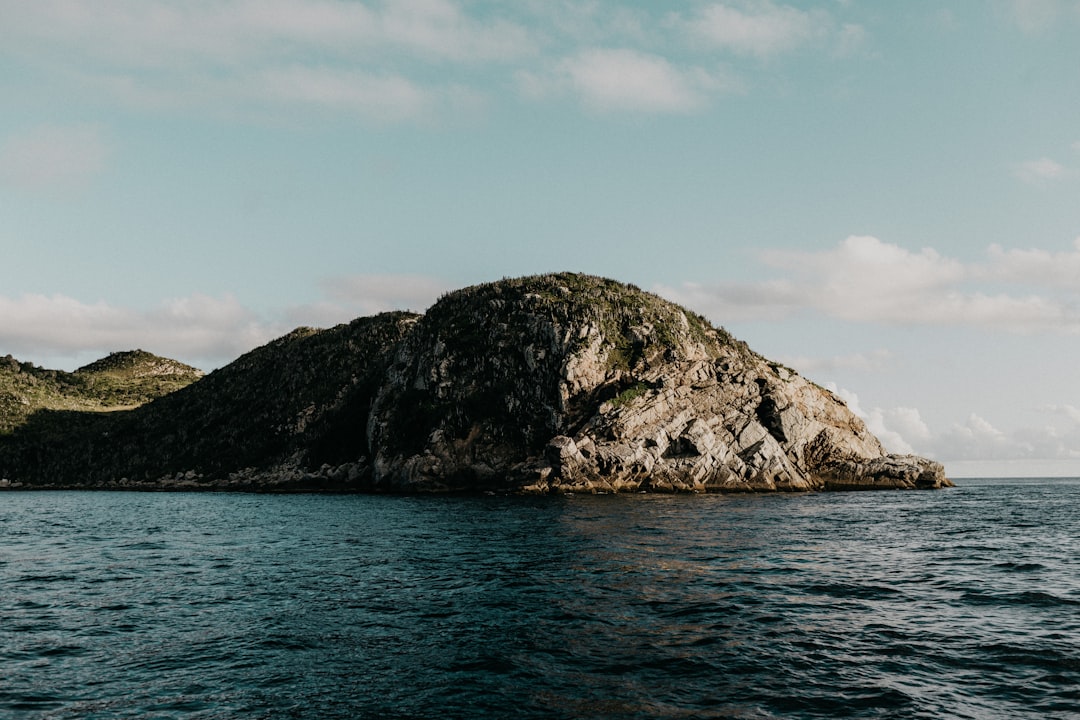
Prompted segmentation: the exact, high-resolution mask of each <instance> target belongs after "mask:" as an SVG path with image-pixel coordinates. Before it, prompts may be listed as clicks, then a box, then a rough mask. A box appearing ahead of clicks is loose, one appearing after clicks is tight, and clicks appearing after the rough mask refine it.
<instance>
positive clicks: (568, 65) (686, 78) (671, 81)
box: [518, 48, 738, 113]
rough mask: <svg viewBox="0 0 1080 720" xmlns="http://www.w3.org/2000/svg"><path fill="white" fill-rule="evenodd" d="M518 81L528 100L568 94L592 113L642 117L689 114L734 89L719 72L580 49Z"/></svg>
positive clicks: (632, 53) (630, 53) (628, 53)
mask: <svg viewBox="0 0 1080 720" xmlns="http://www.w3.org/2000/svg"><path fill="white" fill-rule="evenodd" d="M518 82H519V85H520V87H521V89H522V91H523V93H524V94H525V95H526V96H529V97H532V98H545V97H548V96H551V95H562V94H565V93H572V94H574V95H575V96H577V97H578V98H579V99H580V100H581V102H582V104H583V105H584V106H585V107H586V108H588V109H589V110H591V111H594V112H617V111H630V112H644V113H686V112H691V111H694V110H697V109H699V108H701V107H703V106H704V105H705V104H706V102H707V101H708V98H709V96H710V95H711V94H713V93H715V92H719V91H724V90H731V89H734V88H736V87H737V86H738V84H737V82H735V81H733V80H731V79H730V78H729V77H727V75H726V74H724V73H723V72H719V71H715V70H714V71H710V70H707V69H705V68H703V67H700V66H681V65H677V64H675V63H672V62H671V61H669V60H667V59H666V58H664V57H661V56H659V55H654V54H651V53H644V52H640V51H637V50H630V49H625V48H614V49H611V48H594V49H590V50H585V51H582V52H581V53H578V54H576V55H574V56H572V57H568V58H565V59H563V60H561V61H560V62H558V63H556V64H555V65H554V66H553V67H552V68H551V69H549V70H548V71H546V72H521V73H519V74H518Z"/></svg>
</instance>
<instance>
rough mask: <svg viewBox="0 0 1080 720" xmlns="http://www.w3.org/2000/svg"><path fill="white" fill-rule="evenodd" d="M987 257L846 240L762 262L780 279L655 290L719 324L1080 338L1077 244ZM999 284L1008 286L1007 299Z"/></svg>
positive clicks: (774, 254) (995, 251) (777, 253)
mask: <svg viewBox="0 0 1080 720" xmlns="http://www.w3.org/2000/svg"><path fill="white" fill-rule="evenodd" d="M988 255H989V262H987V263H967V264H965V263H963V262H961V261H959V260H956V259H954V258H948V257H945V256H942V255H940V254H939V253H938V252H936V251H935V250H933V249H932V248H924V249H922V250H920V251H918V252H912V251H910V250H907V249H906V248H902V247H899V246H897V245H893V244H890V243H885V242H882V241H881V240H878V239H877V238H873V237H859V236H852V237H849V238H847V239H846V240H844V241H843V242H841V243H840V244H839V245H837V246H836V247H834V248H832V249H828V250H823V251H816V252H805V251H790V250H783V251H781V250H773V251H768V252H765V253H762V255H761V258H762V260H763V262H764V263H765V264H766V265H769V266H770V267H772V268H773V269H774V270H778V271H781V272H782V273H783V277H780V278H774V279H771V280H768V281H764V282H758V283H716V284H714V285H702V284H691V283H687V284H684V285H683V286H681V287H678V288H670V287H664V286H660V287H657V288H656V289H655V290H656V292H658V293H659V294H661V295H664V296H666V297H669V298H671V299H673V300H676V301H677V302H681V303H683V304H686V305H690V306H691V307H694V308H695V309H697V310H699V311H701V312H704V313H706V314H708V315H710V316H711V317H713V318H714V319H715V320H716V321H717V322H720V323H721V324H723V323H731V322H739V321H746V320H763V319H771V320H783V319H787V318H790V317H792V316H794V315H796V314H799V313H808V312H818V313H822V314H825V315H827V316H830V317H834V318H837V319H840V320H846V321H850V322H869V323H882V324H887V325H948V326H957V325H966V326H971V327H981V328H986V329H990V330H1005V331H1009V332H1017V333H1033V332H1057V333H1069V334H1076V333H1080V298H1078V296H1077V292H1078V290H1080V285H1078V284H1077V282H1076V278H1077V277H1078V275H1077V273H1078V272H1080V244H1078V245H1077V250H1076V251H1070V252H1065V253H1047V252H1045V251H1038V250H1029V251H1005V250H1002V249H1001V248H1000V247H996V246H992V247H991V248H990V250H989V252H988ZM1002 285H1005V286H1013V287H1008V290H1009V291H1003V290H1002V289H1001V287H1000V286H1002Z"/></svg>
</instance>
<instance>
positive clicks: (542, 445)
mask: <svg viewBox="0 0 1080 720" xmlns="http://www.w3.org/2000/svg"><path fill="white" fill-rule="evenodd" d="M368 428H369V442H370V447H371V449H372V451H373V453H374V455H375V477H374V483H375V484H376V486H377V487H379V488H384V489H393V490H405V491H409V490H424V489H435V488H438V489H473V488H476V487H489V486H499V485H501V486H503V487H509V488H512V489H522V490H525V491H527V492H629V491H641V490H653V491H665V492H675V491H692V492H706V491H725V492H761V491H800V490H817V489H847V488H851V489H855V488H860V489H861V488H871V487H873V488H886V487H889V488H908V487H911V488H914V487H920V488H921V487H943V486H946V485H948V484H949V482H948V480H946V479H945V475H944V470H943V469H942V467H941V465H940V464H938V463H935V462H933V461H930V460H926V459H923V458H917V457H913V456H892V455H887V454H886V453H885V451H884V450H883V448H882V446H881V444H880V443H879V442H878V440H877V439H876V438H875V437H874V436H873V435H871V434H870V432H869V431H868V430H867V429H866V427H865V425H864V424H863V423H862V421H861V420H860V419H859V418H858V417H856V416H855V415H854V414H853V413H852V412H851V411H850V410H849V409H848V408H847V407H846V406H845V405H844V403H843V402H841V401H840V400H839V399H838V398H837V397H836V396H834V395H833V394H832V393H830V392H828V391H827V390H825V389H823V388H821V387H818V386H816V385H814V384H813V383H811V382H809V381H807V380H806V379H804V378H802V377H801V376H800V375H798V374H797V373H795V372H794V371H792V370H790V369H788V368H785V367H783V366H780V365H777V364H775V363H770V362H769V361H767V360H766V359H764V358H762V357H760V356H759V355H757V354H755V353H753V352H751V351H750V350H749V349H748V348H747V347H746V345H745V344H743V343H741V342H739V341H737V340H734V339H733V338H731V337H730V336H728V335H727V334H726V333H725V332H723V331H722V330H719V329H716V328H712V327H710V326H709V325H708V323H706V322H705V321H704V320H703V319H701V318H700V317H698V316H696V315H694V314H692V313H689V312H687V311H686V310H684V309H682V308H680V307H678V306H676V305H673V304H671V303H668V302H666V301H664V300H662V299H660V298H657V297H656V296H653V295H650V294H648V293H644V292H641V291H640V290H637V289H636V288H632V287H628V286H624V285H619V284H617V283H612V282H610V281H605V280H601V279H598V278H590V277H586V276H578V275H565V274H564V275H551V276H542V277H535V278H526V279H523V280H504V281H502V282H500V283H492V284H490V285H483V286H478V287H475V288H469V289H467V290H464V291H460V292H458V293H453V294H451V295H449V296H447V297H446V298H444V299H443V300H442V301H441V302H440V303H438V304H437V305H436V306H435V307H433V308H432V309H431V310H430V311H429V312H428V314H427V315H426V316H425V317H424V318H422V319H421V320H420V321H419V322H418V323H417V327H416V330H415V331H414V332H413V333H412V334H411V335H410V336H409V337H408V338H407V339H406V340H405V341H404V342H403V343H402V345H401V346H400V347H399V349H398V352H397V355H396V357H395V361H394V362H393V363H392V365H391V371H390V373H389V377H388V380H387V382H386V383H385V384H384V385H383V387H382V388H381V389H380V392H379V394H378V396H377V398H376V401H375V403H374V407H373V411H372V416H371V420H370V422H369V423H368ZM480 459H483V461H484V463H485V467H486V468H490V469H491V470H492V472H490V473H487V474H485V475H484V476H480V475H479V474H478V473H477V472H476V470H475V468H476V466H477V463H478V461H479V460H480Z"/></svg>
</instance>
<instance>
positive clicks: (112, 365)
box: [0, 350, 203, 434]
mask: <svg viewBox="0 0 1080 720" xmlns="http://www.w3.org/2000/svg"><path fill="white" fill-rule="evenodd" d="M202 375H203V373H202V371H201V370H198V369H196V368H193V367H191V366H189V365H184V364H183V363H179V362H177V361H175V360H169V359H167V358H161V357H158V356H156V355H152V354H151V353H148V352H144V351H142V350H134V351H130V352H119V353H113V354H112V355H109V356H108V357H105V358H102V359H101V360H98V361H97V362H94V363H91V364H90V365H86V366H84V367H81V368H79V369H78V370H76V371H75V372H72V373H69V372H64V371H63V370H47V369H45V368H40V367H37V366H36V365H34V364H33V363H27V362H19V361H18V360H16V359H15V358H13V357H12V356H11V355H8V356H6V357H3V358H0V434H7V433H10V432H12V431H13V430H14V429H15V428H17V427H19V426H21V425H23V424H24V423H26V421H27V419H28V418H29V417H30V416H31V415H33V414H34V413H37V412H38V411H42V410H58V411H78V412H104V411H112V410H122V409H127V408H132V407H137V406H139V405H142V404H144V403H147V402H149V401H151V400H154V399H156V398H159V397H162V396H164V395H167V394H169V393H172V392H175V391H176V390H179V389H180V388H183V387H186V386H187V385H190V384H191V383H193V382H195V381H196V380H198V379H199V378H200V377H202Z"/></svg>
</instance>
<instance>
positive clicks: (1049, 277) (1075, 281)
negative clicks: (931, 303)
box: [976, 237, 1080, 291]
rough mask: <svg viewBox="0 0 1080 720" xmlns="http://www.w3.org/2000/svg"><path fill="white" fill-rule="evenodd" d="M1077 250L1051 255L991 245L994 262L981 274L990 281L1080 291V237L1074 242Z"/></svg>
mask: <svg viewBox="0 0 1080 720" xmlns="http://www.w3.org/2000/svg"><path fill="white" fill-rule="evenodd" d="M1073 247H1074V248H1075V249H1074V250H1071V251H1066V252H1056V253H1055V252H1049V251H1047V250H1040V249H1038V248H1026V249H1011V250H1006V249H1004V248H1002V247H1001V246H1000V245H996V244H995V245H991V246H990V248H989V250H988V251H987V252H988V254H989V256H990V260H989V262H988V263H987V264H986V265H985V266H983V267H982V268H981V269H979V270H977V271H976V272H977V274H978V275H979V276H981V277H984V278H986V279H988V280H993V281H996V282H1006V283H1015V284H1023V285H1030V286H1035V287H1040V286H1041V287H1058V288H1064V289H1066V290H1073V291H1075V290H1076V289H1078V288H1080V237H1078V238H1076V239H1075V240H1074V241H1073Z"/></svg>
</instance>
